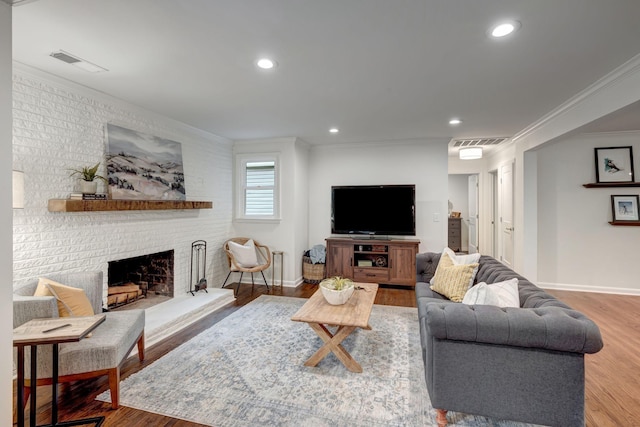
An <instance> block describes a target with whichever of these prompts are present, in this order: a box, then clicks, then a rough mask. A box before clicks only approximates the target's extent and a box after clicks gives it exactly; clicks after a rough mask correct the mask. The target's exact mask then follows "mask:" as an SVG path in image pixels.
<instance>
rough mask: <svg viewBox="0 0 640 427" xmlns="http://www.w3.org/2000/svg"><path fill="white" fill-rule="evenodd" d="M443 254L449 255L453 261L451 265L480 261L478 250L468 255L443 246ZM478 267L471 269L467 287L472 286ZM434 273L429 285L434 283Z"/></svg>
mask: <svg viewBox="0 0 640 427" xmlns="http://www.w3.org/2000/svg"><path fill="white" fill-rule="evenodd" d="M444 254H447V255H449V257H450V258H451V260H452V261H453V265H467V264H475V263H479V262H480V253H478V252H477V253H475V254H469V255H456V253H455V252H454V251H452V250H451V249H450V248H444V249H443V250H442V255H444ZM442 255H441V257H442ZM439 266H440V263H438V267H439ZM438 267H436V274H437V273H438ZM479 267H480V266H478V267H476V269H475V270H474V271H473V274H472V275H471V280H470V281H469V287H471V286H473V281H474V280H475V278H476V274H477V273H478V268H479ZM436 274H434V275H433V277H432V278H431V280H430V281H429V284H430V285H433V284H434V279H435V277H436Z"/></svg>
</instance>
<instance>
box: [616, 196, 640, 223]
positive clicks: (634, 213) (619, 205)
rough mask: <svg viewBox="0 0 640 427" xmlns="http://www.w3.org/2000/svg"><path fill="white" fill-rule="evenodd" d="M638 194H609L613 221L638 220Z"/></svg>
mask: <svg viewBox="0 0 640 427" xmlns="http://www.w3.org/2000/svg"><path fill="white" fill-rule="evenodd" d="M638 198H639V197H638V195H631V196H627V195H621V196H611V209H612V211H613V212H612V213H613V215H612V218H613V221H615V222H620V221H640V215H639V214H638Z"/></svg>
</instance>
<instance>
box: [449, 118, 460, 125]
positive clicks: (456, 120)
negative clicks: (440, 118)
mask: <svg viewBox="0 0 640 427" xmlns="http://www.w3.org/2000/svg"><path fill="white" fill-rule="evenodd" d="M460 123H462V120H460V119H451V120H449V124H450V125H453V126H455V125H459V124H460Z"/></svg>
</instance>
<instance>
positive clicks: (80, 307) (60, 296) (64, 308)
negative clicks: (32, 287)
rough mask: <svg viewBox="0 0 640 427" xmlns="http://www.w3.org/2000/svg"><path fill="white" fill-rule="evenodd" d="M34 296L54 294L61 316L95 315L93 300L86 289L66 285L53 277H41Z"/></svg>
mask: <svg viewBox="0 0 640 427" xmlns="http://www.w3.org/2000/svg"><path fill="white" fill-rule="evenodd" d="M34 296H53V297H55V299H56V301H57V303H58V304H57V305H58V314H59V316H60V317H70V316H74V317H76V316H93V315H94V314H95V313H94V312H93V307H92V306H91V301H89V298H87V295H86V294H85V292H84V290H82V289H79V288H74V287H71V286H66V285H63V284H61V283H58V282H55V281H53V280H51V279H46V278H44V277H41V278H40V279H39V280H38V287H37V288H36V292H35V293H34Z"/></svg>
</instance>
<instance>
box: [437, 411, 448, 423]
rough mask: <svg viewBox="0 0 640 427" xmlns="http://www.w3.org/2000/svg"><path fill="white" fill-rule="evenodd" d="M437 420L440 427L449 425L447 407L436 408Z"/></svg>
mask: <svg viewBox="0 0 640 427" xmlns="http://www.w3.org/2000/svg"><path fill="white" fill-rule="evenodd" d="M436 422H437V423H438V427H445V426H446V425H447V411H446V410H445V409H436Z"/></svg>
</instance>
